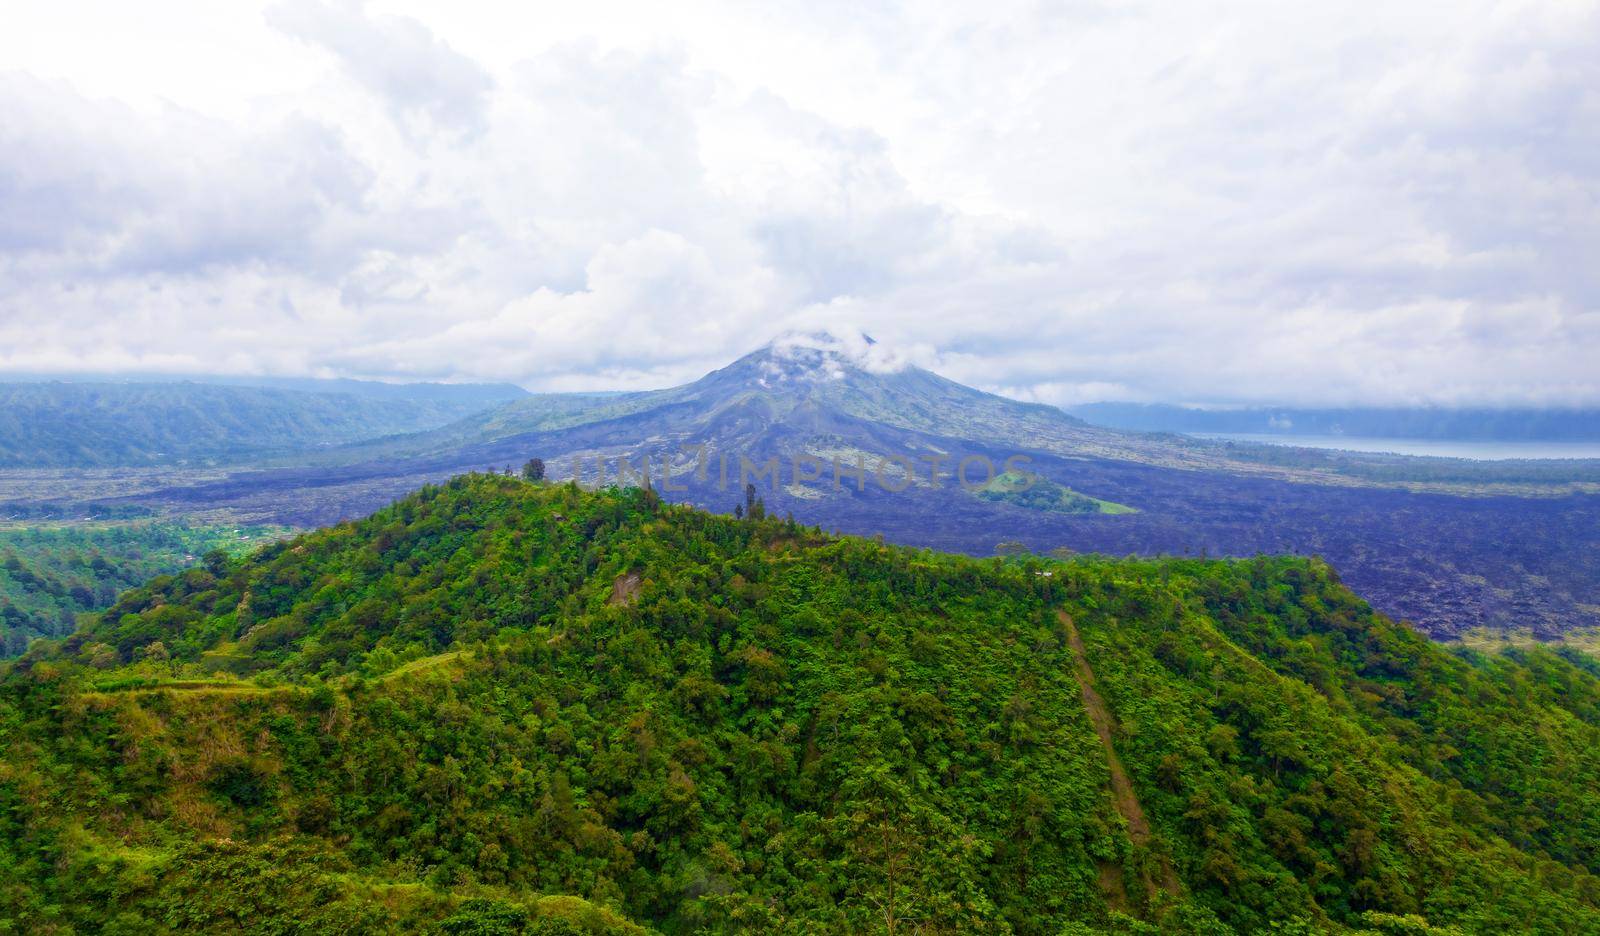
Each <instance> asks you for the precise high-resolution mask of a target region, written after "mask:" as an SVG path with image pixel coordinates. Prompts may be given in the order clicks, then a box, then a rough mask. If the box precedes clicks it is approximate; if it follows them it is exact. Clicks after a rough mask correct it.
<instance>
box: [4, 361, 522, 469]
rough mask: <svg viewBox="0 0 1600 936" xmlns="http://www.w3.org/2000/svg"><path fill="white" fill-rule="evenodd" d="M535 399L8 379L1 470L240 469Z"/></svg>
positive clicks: (474, 392)
mask: <svg viewBox="0 0 1600 936" xmlns="http://www.w3.org/2000/svg"><path fill="white" fill-rule="evenodd" d="M524 395H525V392H524V391H522V390H521V389H520V388H517V387H511V386H505V385H483V384H466V385H451V384H384V383H376V382H369V381H358V380H328V381H316V380H290V379H283V380H273V379H263V380H243V379H236V380H226V379H221V378H219V379H213V380H210V381H208V382H204V383H202V382H191V381H182V382H164V381H161V380H149V379H141V380H115V381H112V380H105V379H96V380H61V379H54V380H40V379H36V380H28V381H21V382H13V383H0V467H6V468H83V467H95V468H103V467H113V466H121V467H127V466H150V465H205V464H236V463H238V462H240V461H244V460H250V459H261V458H266V457H270V456H273V455H281V454H284V453H289V452H304V451H305V450H307V449H314V448H318V447H324V446H332V445H341V444H347V443H351V442H357V441H361V440H365V439H373V438H378V437H381V436H387V435H394V434H399V433H412V432H417V431H419V430H425V429H431V428H434V427H437V426H440V425H444V424H446V423H449V422H452V421H454V420H457V419H460V418H461V417H463V416H465V415H467V414H469V413H474V412H479V411H482V410H484V409H485V408H488V407H492V406H495V405H497V404H500V403H504V402H505V401H507V400H510V399H514V398H516V397H518V396H524Z"/></svg>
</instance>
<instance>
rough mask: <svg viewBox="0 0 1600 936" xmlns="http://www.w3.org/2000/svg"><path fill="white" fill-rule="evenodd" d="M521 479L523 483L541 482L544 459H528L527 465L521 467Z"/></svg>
mask: <svg viewBox="0 0 1600 936" xmlns="http://www.w3.org/2000/svg"><path fill="white" fill-rule="evenodd" d="M522 479H523V480H524V481H535V482H537V481H543V480H544V459H542V458H530V459H528V463H527V464H526V465H523V466H522Z"/></svg>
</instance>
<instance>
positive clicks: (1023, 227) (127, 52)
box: [0, 0, 1600, 404]
mask: <svg viewBox="0 0 1600 936" xmlns="http://www.w3.org/2000/svg"><path fill="white" fill-rule="evenodd" d="M4 19H5V26H4V28H3V29H0V371H6V370H12V371H15V370H29V371H135V370H137V371H157V372H184V373H217V372H227V373H249V374H294V375H319V376H332V375H339V376H355V377H379V378H403V379H486V380H509V381H514V382H517V383H520V384H523V385H525V386H527V387H529V388H532V389H543V390H576V389H599V388H640V387H654V386H666V385H670V384H674V383H679V382H682V381H684V380H687V379H691V378H693V377H697V376H699V375H700V374H701V373H703V372H704V371H706V370H708V369H710V368H713V367H716V366H719V365H721V364H723V363H726V362H727V361H728V360H730V359H731V358H732V357H734V356H735V355H737V354H739V353H741V352H743V351H747V350H749V349H750V348H752V347H754V346H756V345H759V344H761V343H762V342H764V341H765V340H766V339H767V338H769V337H771V336H772V335H774V334H776V333H778V332H780V331H783V330H785V329H790V328H800V329H806V330H812V329H816V328H819V327H836V328H841V329H848V328H860V329H864V330H865V331H867V332H869V333H871V334H872V335H874V336H875V337H876V338H878V339H879V340H880V341H882V342H885V343H886V344H888V345H890V346H892V347H894V348H896V349H897V351H898V352H900V353H903V354H905V355H907V356H909V357H910V358H911V359H913V360H916V361H918V362H919V363H922V364H924V365H926V366H929V367H932V368H934V369H935V370H938V371H940V372H941V373H944V374H945V375H947V376H950V377H952V378H955V379H958V380H962V381H964V382H967V383H971V384H975V385H978V386H982V387H985V388H987V389H991V390H999V391H1002V392H1006V393H1009V394H1011V395H1014V396H1018V397H1023V398H1027V399H1037V400H1041V401H1045V402H1054V403H1074V402H1081V401H1087V400H1095V399H1138V400H1175V401H1196V402H1198V401H1209V402H1220V401H1235V402H1246V401H1270V402H1278V403H1302V404H1315V403H1327V404H1354V403H1369V404H1404V403H1422V402H1431V403H1446V404H1449V403H1472V404H1539V403H1584V404H1600V0H1596V2H1576V3H1569V2H1559V0H1541V2H1526V3H1517V2H1511V3H1476V2H1472V0H1452V2H1449V3H1411V2H1389V3H1382V4H1370V3H1359V4H1358V3H1349V4H1342V3H1341V4H1329V3H1318V2H1295V3H1283V2H1281V0H1267V2H1260V3H1230V4H1220V5H1213V4H1203V3H1191V2H1172V3H1166V4H1151V3H1105V4H1099V3H1094V2H1074V0H1067V2H1062V3H1011V2H1006V0H987V2H984V3H971V2H962V3H955V4H950V5H949V6H947V7H942V8H941V5H940V4H935V3H928V2H916V3H907V4H905V5H903V6H900V5H887V4H886V5H873V4H868V3H862V2H856V0H850V2H842V0H808V2H804V3H784V4H772V5H763V4H756V3H748V2H744V3H733V4H727V5H721V4H714V3H713V4H698V3H683V2H672V3H660V2H649V3H638V4H613V3H603V2H584V3H561V4H555V3H549V4H544V3H531V4H506V3H503V2H499V0H495V2H475V0H451V2H448V3H424V2H403V0H402V2H382V3H379V2H374V3H368V4H364V5H363V4H359V3H324V2H320V0H288V2H283V3H273V4H266V5H262V6H253V5H251V4H249V3H230V4H219V3H216V2H214V0H197V2H193V3H163V2H154V0H151V2H143V3H125V2H107V3H81V2H71V0H51V2H48V3H46V2H20V3H11V4H7V9H6V13H5V17H4Z"/></svg>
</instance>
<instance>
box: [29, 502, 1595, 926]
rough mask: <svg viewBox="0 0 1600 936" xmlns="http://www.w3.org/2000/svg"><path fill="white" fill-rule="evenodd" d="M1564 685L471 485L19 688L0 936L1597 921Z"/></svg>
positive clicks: (1316, 572)
mask: <svg viewBox="0 0 1600 936" xmlns="http://www.w3.org/2000/svg"><path fill="white" fill-rule="evenodd" d="M1597 672H1600V669H1597V664H1596V663H1595V662H1594V661H1593V660H1592V659H1591V658H1589V657H1587V656H1583V655H1581V654H1578V653H1575V652H1564V653H1561V652H1556V651H1552V650H1549V649H1543V648H1537V647H1534V648H1513V649H1510V650H1507V651H1505V652H1503V653H1500V654H1495V655H1485V654H1479V653H1476V652H1473V651H1470V650H1456V651H1450V650H1447V649H1445V648H1441V647H1439V646H1437V645H1434V644H1430V643H1429V642H1427V641H1426V640H1425V639H1423V638H1422V637H1420V636H1419V635H1417V634H1415V633H1414V632H1412V631H1410V630H1409V629H1407V628H1404V627H1402V626H1399V625H1397V624H1394V623H1392V622H1390V621H1388V620H1386V619H1384V618H1382V617H1380V616H1378V615H1376V614H1374V613H1373V612H1372V611H1371V610H1370V609H1369V608H1368V607H1367V605H1366V604H1365V603H1364V602H1362V601H1361V600H1360V599H1358V598H1357V597H1356V596H1355V595H1353V594H1352V593H1351V592H1349V591H1348V590H1347V589H1346V588H1344V587H1343V586H1342V585H1341V584H1340V583H1339V582H1338V580H1337V578H1336V577H1335V575H1334V574H1333V572H1332V571H1331V570H1330V569H1329V568H1328V567H1327V566H1325V565H1323V564H1321V563H1320V562H1317V561H1315V560H1309V559H1300V558H1259V559H1252V560H1235V561H1204V560H1176V559H1173V560H1150V561H1131V560H1128V561H1123V560H1110V559H1105V558H1101V557H1095V556H1079V557H1073V558H1070V559H1066V560H1061V561H1055V560H1044V559H1040V558H1036V557H1014V558H1007V559H987V560H979V559H972V558H968V557H961V556H953V555H944V554H939V553H933V552H927V551H918V550H911V549H904V548H896V547H889V546H885V545H883V544H881V543H878V542H874V541H870V540H863V539H856V538H839V537H833V536H827V535H824V534H822V533H820V532H819V531H817V530H814V529H810V528H806V527H803V526H799V525H796V524H794V523H793V522H792V521H783V520H777V519H773V518H761V519H754V520H751V519H746V520H742V521H739V520H734V519H731V518H728V517H723V516H715V515H711V514H707V513H704V512H700V511H697V510H694V509H691V508H687V507H680V506H672V505H667V504H663V503H661V502H659V501H658V500H657V499H656V498H655V497H654V496H653V495H652V494H651V493H650V492H649V491H648V490H645V491H641V490H624V491H616V490H612V491H606V492H600V493H587V492H584V491H581V490H579V489H577V488H576V487H574V486H571V485H546V484H531V483H525V482H523V481H520V480H516V479H512V478H509V477H501V476H492V475H478V476H463V477H460V478H457V479H455V480H453V481H450V482H449V483H447V484H444V485H442V486H434V487H429V488H426V489H424V490H422V491H420V492H418V493H417V494H415V495H414V496H411V497H409V498H407V499H405V500H402V501H400V502H398V503H396V504H394V505H392V506H390V507H388V508H385V509H383V510H381V511H379V512H378V513H376V514H375V515H373V516H372V517H370V518H368V519H365V520H362V521H360V522H356V523H347V524H342V525H339V526H336V527H333V528H329V529H326V530H322V531H319V532H315V533H311V534H307V535H305V536H302V537H300V538H298V539H295V540H291V541H286V542H280V543H274V544H272V545H269V546H267V547H265V548H263V549H261V550H260V551H258V552H256V553H254V554H252V555H250V556H248V557H244V558H229V557H226V556H224V555H222V554H220V553H219V554H214V555H213V557H211V559H210V561H208V563H207V564H206V566H205V567H201V568H195V569H190V570H188V571H186V572H183V573H181V574H178V575H174V576H163V577H159V578H156V579H153V580H151V581H150V582H148V583H147V584H146V585H144V586H143V587H140V588H136V589H134V590H132V591H129V592H127V593H125V594H124V595H122V597H121V599H120V600H119V601H118V603H117V604H116V605H115V606H114V607H113V608H111V609H110V610H109V611H107V612H105V613H103V614H101V615H98V616H94V617H92V618H89V619H87V623H85V624H84V626H83V627H82V628H81V629H80V630H79V631H78V632H77V633H76V634H74V635H73V636H72V637H70V638H68V639H66V640H64V641H58V642H55V643H52V644H41V645H36V646H35V647H34V648H33V649H32V650H30V651H29V653H28V654H26V655H25V656H24V657H23V658H22V659H20V660H19V661H17V662H16V663H15V664H13V665H12V666H11V667H10V668H9V671H8V672H7V673H6V674H5V675H4V676H3V677H0V750H3V751H4V752H5V755H4V757H3V759H0V931H16V932H35V933H72V932H108V933H110V932H116V933H133V932H141V933H142V932H176V931H189V930H228V931H248V932H270V933H290V932H392V931H396V930H407V931H433V932H443V933H483V934H487V933H539V934H572V933H639V932H646V931H655V932H661V933H691V932H694V933H700V932H708V933H721V932H752V933H772V932H791V933H873V932H877V933H913V932H915V933H953V932H993V933H1006V932H1010V933H1019V934H1034V933H1037V934H1049V936H1057V934H1092V933H1130V932H1131V933H1158V932H1159V933H1213V934H1222V933H1230V932H1236V933H1253V932H1276V933H1321V932H1334V933H1338V932H1358V933H1426V932H1433V933H1454V932H1467V933H1478V932H1485V933H1487V932H1505V931H1516V932H1543V933H1584V932H1600V878H1597V877H1596V872H1600V791H1597V790H1596V788H1595V786H1594V784H1593V783H1592V778H1593V777H1595V776H1597V775H1600V679H1597V676H1596V673H1597Z"/></svg>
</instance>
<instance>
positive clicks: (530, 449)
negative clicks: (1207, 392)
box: [0, 335, 1600, 637]
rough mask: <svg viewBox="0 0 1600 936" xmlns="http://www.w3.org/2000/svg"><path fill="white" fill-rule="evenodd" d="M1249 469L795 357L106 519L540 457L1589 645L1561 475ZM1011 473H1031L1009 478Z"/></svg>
mask: <svg viewBox="0 0 1600 936" xmlns="http://www.w3.org/2000/svg"><path fill="white" fill-rule="evenodd" d="M1259 448H1260V449H1263V450H1268V449H1270V450H1274V451H1271V452H1263V453H1255V452H1253V451H1252V450H1250V449H1248V448H1244V447H1241V448H1237V449H1236V448H1233V447H1230V446H1224V445H1218V444H1211V443H1199V442H1189V441H1186V440H1184V439H1181V438H1177V437H1172V436H1157V435H1150V434H1141V433H1130V432H1124V431H1121V430H1114V429H1106V428H1101V427H1096V426H1091V425H1088V424H1087V423H1085V422H1083V421H1081V420H1079V419H1077V418H1075V417H1073V416H1070V415H1068V414H1066V413H1064V412H1062V411H1060V410H1058V409H1055V408H1052V407H1047V406H1039V405H1032V404H1025V403H1019V402H1017V401H1014V400H1008V399H1006V398H1003V397H999V396H995V395H993V394H989V393H983V392H981V391H978V390H975V389H972V388H970V387H965V386H962V385H960V384H958V383H955V382H953V381H950V380H947V379H945V378H942V377H939V376H938V375H935V374H932V373H930V372H928V371H925V370H921V369H918V368H915V367H909V366H890V365H886V364H885V363H884V362H882V361H881V360H878V359H876V358H874V357H873V356H871V355H863V354H861V353H860V351H859V349H854V350H852V349H851V348H849V347H848V346H846V345H844V344H842V343H840V342H838V341H835V340H833V339H831V338H830V337H829V336H826V335H821V336H817V335H798V336H788V337H786V338H784V339H781V340H779V341H776V342H773V343H772V344H770V345H768V346H766V347H763V348H760V349H757V350H756V351H754V352H752V353H750V354H748V355H746V356H744V357H742V358H740V359H739V360H737V361H735V362H733V363H732V364H730V365H728V366H727V367H724V368H722V369H720V370H717V371H714V372H712V373H710V374H707V375H706V376H705V377H703V378H701V379H700V380H697V381H694V382H693V383H690V384H686V385H684V386H681V387H675V388H671V389H666V390H659V391H650V392H641V393H622V394H585V395H533V396H528V397H525V398H520V399H516V400H512V401H510V402H507V403H505V404H502V405H501V406H499V407H496V408H494V409H491V410H488V411H485V412H481V413H474V414H471V415H468V416H466V417H464V418H462V419H459V420H456V421H455V422H453V423H450V424H448V425H445V426H442V427H439V428H436V429H431V430H427V431H424V432H420V433H414V434H410V435H401V436H394V437H388V438H383V439H379V440H375V441H368V442H361V443H356V444H352V445H346V446H338V447H328V448H325V449H323V450H321V451H319V452H316V453H314V454H313V455H312V456H310V457H306V456H303V455H296V456H293V457H286V458H284V459H281V460H280V461H279V464H278V466H277V467H272V468H259V469H252V468H248V467H242V468H238V469H235V470H229V471H227V472H224V473H223V474H222V476H221V477H217V476H215V475H214V474H213V475H208V476H203V477H201V476H196V477H194V478H184V477H173V478H171V479H169V480H164V481H161V482H159V483H152V482H148V481H146V480H141V481H140V482H139V484H138V486H137V490H136V491H134V492H133V493H129V494H127V495H124V496H119V497H109V498H108V497H100V498H97V499H96V501H95V504H96V505H97V506H99V507H101V508H109V507H112V506H115V507H119V508H122V507H132V506H137V507H140V508H142V509H147V510H151V511H154V512H156V513H159V514H179V515H184V514H191V513H196V512H199V513H205V514H207V515H221V516H228V517H236V518H239V519H240V520H241V521H247V522H263V523H281V524H287V525H291V526H301V527H306V526H320V525H324V524H329V523H333V522H336V521H339V520H342V519H347V518H351V517H356V516H361V515H363V514H365V513H366V512H368V511H371V510H373V509H375V508H377V507H380V506H382V505H383V504H386V503H389V502H391V501H393V500H395V499H397V498H400V497H404V496H405V495H406V494H407V493H409V492H410V491H412V490H415V489H416V488H418V487H419V486H422V485H424V484H428V483H435V482H440V481H443V480H446V479H448V478H449V477H451V476H452V475H455V474H458V473H461V472H463V471H471V470H479V471H481V470H484V469H494V470H497V471H500V470H511V471H515V470H519V468H520V466H521V465H522V464H523V463H524V462H525V461H527V460H528V459H531V458H534V457H538V458H541V459H542V460H543V461H544V462H545V463H546V468H547V471H548V473H549V476H550V477H551V478H553V479H565V478H571V477H578V478H579V479H580V480H582V481H583V482H584V483H585V484H591V485H592V484H597V483H610V484H617V483H622V484H642V483H643V473H644V469H645V466H646V463H647V462H648V469H649V477H650V484H651V485H652V486H653V487H655V488H656V490H657V491H658V492H659V493H660V494H661V495H662V496H663V497H665V498H667V499H669V500H674V501H683V502H689V503H693V504H696V505H699V506H702V507H706V508H709V509H713V510H717V511H723V512H727V511H732V510H733V509H734V508H735V507H736V506H737V507H739V508H740V509H744V506H745V500H746V498H745V490H744V489H745V486H746V485H747V484H754V485H755V487H756V489H757V490H756V492H755V493H756V495H757V496H758V497H759V498H760V500H761V506H762V507H763V508H764V509H765V510H766V511H768V512H770V513H776V514H778V515H780V516H781V515H784V514H787V513H792V514H793V515H794V516H795V517H797V518H799V519H801V520H804V521H806V522H808V523H816V524H820V525H822V526H824V527H825V528H829V529H837V530H840V531H843V532H850V533H861V534H881V535H883V536H884V537H885V538H887V539H889V540H891V541H894V542H901V543H909V544H915V545H923V546H931V547H935V548H939V549H946V550H952V551H960V552H966V553H972V554H978V555H991V554H993V553H994V552H995V551H996V550H1017V549H1029V550H1033V551H1035V552H1038V553H1047V552H1050V551H1052V550H1057V549H1069V550H1076V551H1095V552H1101V553H1107V554H1111V555H1125V554H1129V553H1139V554H1157V553H1165V554H1170V555H1184V554H1192V555H1202V554H1206V555H1253V554H1256V553H1277V554H1282V553H1300V554H1316V555H1321V556H1324V557H1326V558H1327V559H1328V560H1329V561H1330V562H1331V563H1332V564H1333V565H1334V567H1335V568H1337V569H1338V570H1339V571H1340V573H1341V574H1342V575H1344V576H1345V579H1346V581H1347V582H1349V583H1350V584H1351V585H1352V587H1354V588H1356V590H1357V591H1358V592H1360V593H1361V594H1362V595H1363V596H1365V597H1366V598H1368V599H1369V600H1371V601H1372V602H1373V603H1374V604H1375V605H1377V606H1378V607H1379V608H1381V609H1382V610H1384V611H1385V612H1387V613H1390V614H1393V615H1395V616H1396V617H1401V618H1405V619H1406V620H1409V621H1412V622H1414V623H1415V624H1416V625H1417V626H1418V627H1420V628H1422V629H1424V630H1426V631H1427V632H1428V633H1431V634H1434V635H1435V636H1439V637H1449V636H1452V635H1457V634H1460V633H1462V632H1464V631H1466V630H1469V629H1471V628H1474V627H1483V626H1488V627H1497V628H1525V629H1531V630H1533V631H1534V632H1536V633H1539V634H1542V635H1546V636H1550V635H1555V634H1558V633H1560V632H1562V631H1565V630H1569V629H1571V628H1574V627H1581V626H1600V497H1597V496H1595V495H1593V494H1587V493H1574V492H1582V491H1584V490H1586V488H1585V487H1584V485H1583V484H1573V483H1571V482H1572V476H1571V475H1570V474H1558V475H1557V476H1556V480H1559V481H1560V482H1561V484H1562V485H1564V486H1562V487H1558V486H1556V485H1554V484H1548V485H1545V486H1543V487H1538V488H1534V489H1531V490H1530V493H1535V494H1538V495H1540V496H1537V497H1526V496H1518V497H1509V496H1486V495H1488V494H1492V493H1495V492H1498V491H1500V490H1502V489H1503V488H1506V486H1504V485H1502V486H1501V487H1495V486H1483V485H1479V486H1465V485H1463V486H1461V487H1460V488H1459V490H1460V494H1457V493H1454V492H1455V491H1456V490H1457V488H1452V487H1451V486H1450V485H1449V484H1440V485H1437V486H1436V489H1433V490H1428V491H1417V490H1411V489H1409V488H1408V487H1406V486H1404V485H1406V484H1409V483H1410V482H1407V481H1405V480H1404V479H1405V478H1406V477H1408V475H1407V474H1405V473H1406V472H1409V471H1412V470H1414V469H1415V468H1416V466H1417V465H1418V464H1421V465H1422V466H1423V467H1425V468H1427V470H1430V471H1431V470H1435V467H1436V463H1442V464H1444V465H1445V469H1439V470H1441V471H1445V470H1448V472H1454V471H1456V470H1457V469H1456V467H1455V465H1454V463H1451V462H1450V460H1439V459H1434V460H1424V459H1404V458H1395V457H1388V458H1374V459H1370V460H1361V461H1359V462H1353V463H1352V464H1355V465H1356V466H1357V467H1359V468H1361V469H1362V470H1367V471H1374V472H1376V471H1380V470H1383V471H1396V472H1399V473H1400V479H1401V480H1400V482H1398V483H1386V484H1383V485H1380V484H1377V483H1374V482H1371V481H1369V480H1367V479H1366V478H1363V477H1361V476H1359V475H1355V474H1350V475H1344V474H1340V473H1338V472H1337V471H1335V470H1331V469H1330V468H1328V467H1327V466H1328V465H1329V464H1330V462H1328V461H1326V460H1323V456H1321V455H1315V454H1312V455H1306V456H1304V457H1303V456H1302V454H1301V453H1300V451H1299V450H1293V449H1278V447H1275V446H1260V447H1259ZM1271 457H1277V458H1280V459H1286V460H1288V463H1287V464H1284V465H1279V464H1274V463H1273V462H1271V461H1269V460H1267V459H1269V458H1271ZM1013 458H1020V459H1022V461H1020V462H1017V463H1015V464H1011V465H1009V466H1008V460H1010V459H1013ZM624 464H625V465H626V468H627V473H626V474H624V473H623V467H624ZM1333 464H1344V463H1333ZM1465 464H1466V466H1467V467H1468V468H1469V469H1471V470H1472V471H1476V470H1477V469H1476V468H1473V467H1472V463H1465ZM601 466H603V467H604V474H603V475H602V473H601ZM963 467H964V468H965V471H964V473H965V475H966V477H967V480H968V482H969V483H968V484H965V485H963V484H962V483H960V479H959V478H958V471H959V470H960V469H962V468H963ZM1008 467H1013V468H1019V469H1021V470H1024V471H1026V472H1028V473H1032V474H1034V475H1036V476H1037V477H1039V478H1041V479H1043V482H1042V486H1039V487H1038V488H1037V490H1035V489H1028V490H1021V489H1020V487H1019V486H1018V485H1016V484H1015V483H1013V482H1014V480H1015V477H1016V475H1014V474H1013V475H1011V476H1010V478H1009V479H1003V478H1002V475H1006V474H1007V472H1006V469H1007V468H1008ZM1496 470H1503V469H1496ZM1538 470H1544V469H1538ZM1571 470H1572V469H1570V468H1564V469H1562V471H1563V472H1569V471H1571ZM990 471H993V472H994V477H993V479H991V477H990V474H989V472H990ZM936 472H937V477H936V476H935V473H936ZM1442 476H1443V477H1445V478H1451V477H1459V476H1458V475H1452V474H1449V473H1445V474H1443V475H1442ZM1473 476H1474V475H1473V474H1472V473H1471V472H1470V471H1469V472H1468V473H1467V474H1466V477H1468V478H1469V479H1470V478H1472V477H1473ZM1536 477H1539V476H1537V475H1536ZM1451 483H1452V484H1453V483H1455V482H1451ZM1596 489H1600V487H1597V488H1596ZM1467 494H1470V495H1471V496H1462V495H1467ZM0 500H3V498H0Z"/></svg>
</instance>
